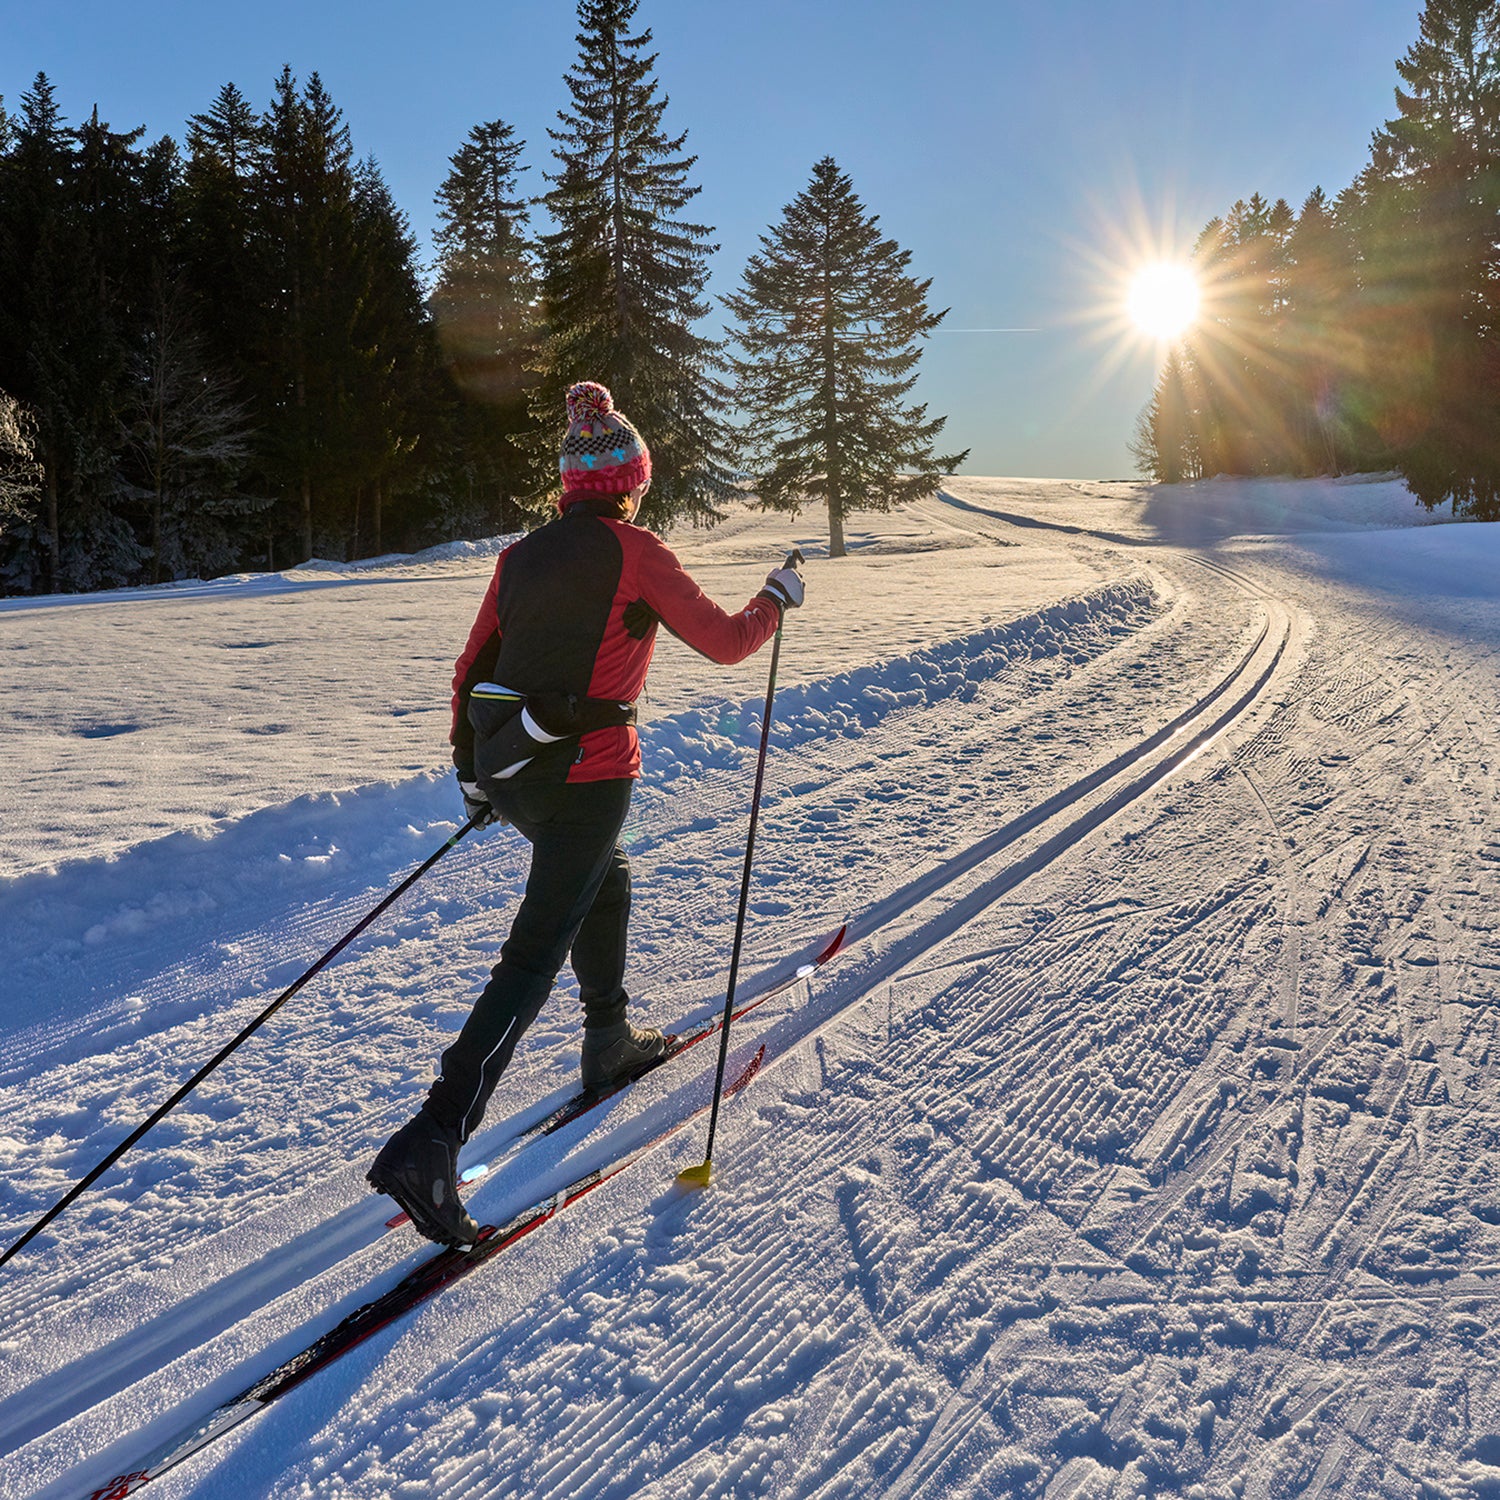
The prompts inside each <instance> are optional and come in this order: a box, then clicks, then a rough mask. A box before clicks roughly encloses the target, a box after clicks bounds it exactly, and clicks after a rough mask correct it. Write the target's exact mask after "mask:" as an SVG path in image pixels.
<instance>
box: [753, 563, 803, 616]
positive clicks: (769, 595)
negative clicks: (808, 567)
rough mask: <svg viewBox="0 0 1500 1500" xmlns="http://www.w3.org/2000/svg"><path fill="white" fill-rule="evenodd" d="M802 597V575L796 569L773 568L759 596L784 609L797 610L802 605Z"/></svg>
mask: <svg viewBox="0 0 1500 1500" xmlns="http://www.w3.org/2000/svg"><path fill="white" fill-rule="evenodd" d="M802 596H803V588H802V575H801V574H800V573H799V572H798V571H797V570H796V569H795V568H772V569H771V571H770V572H769V573H767V574H766V583H765V587H764V588H763V589H761V591H760V595H759V597H761V598H765V599H769V600H771V601H772V603H774V604H778V605H780V606H781V608H782V609H796V608H797V606H798V605H799V604H801V603H802Z"/></svg>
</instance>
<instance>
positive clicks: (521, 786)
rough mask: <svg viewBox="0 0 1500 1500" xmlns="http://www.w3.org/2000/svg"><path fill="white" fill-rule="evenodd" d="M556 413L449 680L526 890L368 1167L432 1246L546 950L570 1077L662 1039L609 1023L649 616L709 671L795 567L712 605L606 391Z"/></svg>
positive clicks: (459, 1239) (462, 1227) (738, 643)
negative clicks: (732, 600)
mask: <svg viewBox="0 0 1500 1500" xmlns="http://www.w3.org/2000/svg"><path fill="white" fill-rule="evenodd" d="M567 413H568V429H567V433H566V435H565V436H564V438H563V443H562V456H561V461H560V467H561V469H562V498H561V499H560V500H559V501H558V510H559V512H560V514H559V516H558V517H557V519H556V520H554V521H550V522H549V523H548V524H546V525H545V526H541V527H539V528H538V529H537V530H536V531H533V532H531V533H529V534H528V535H527V536H524V537H522V538H521V539H520V540H519V541H517V542H513V543H512V544H511V545H510V546H509V547H507V548H506V549H505V551H504V552H502V553H501V554H500V558H499V561H498V562H497V563H496V565H495V575H494V577H493V578H492V579H491V581H490V586H489V589H488V591H487V592H486V594H485V596H484V603H483V604H482V605H481V606H480V608H479V615H478V618H476V620H475V621H474V627H473V629H472V630H470V632H469V639H468V644H467V645H466V646H465V647H464V650H463V655H462V656H460V657H459V659H458V663H457V667H456V669H455V672H454V678H453V688H454V692H453V732H452V740H453V762H454V765H455V766H456V767H457V769H458V780H459V785H460V787H461V788H462V790H463V797H464V807H465V809H466V811H467V813H468V815H469V816H470V817H472V818H477V819H479V820H480V821H481V823H488V822H492V821H495V820H497V819H498V820H500V821H503V822H506V823H510V824H511V825H512V826H513V827H515V829H516V830H517V831H518V832H519V833H520V834H521V835H522V836H523V837H524V838H526V839H527V840H528V841H529V842H530V844H531V869H530V872H529V873H528V875H527V879H526V892H525V895H524V897H523V898H522V901H521V905H520V908H519V910H518V911H517V912H516V916H515V920H514V922H513V923H512V924H511V929H510V936H509V937H508V938H507V939H506V941H505V944H504V946H503V947H502V948H501V950H500V962H499V963H498V964H497V965H496V966H495V968H494V969H493V970H492V974H491V978H490V982H489V983H488V984H487V985H486V986H485V988H484V990H483V992H482V993H481V994H480V996H479V998H478V1000H477V1001H476V1002H475V1004H474V1009H473V1011H472V1012H471V1013H470V1015H469V1018H468V1020H467V1021H466V1022H465V1023H464V1027H463V1030H462V1031H461V1032H460V1033H459V1035H458V1038H457V1040H456V1041H455V1042H454V1043H453V1045H452V1046H451V1047H449V1048H448V1049H447V1051H445V1052H444V1053H443V1056H442V1060H441V1065H440V1066H441V1071H440V1073H439V1076H438V1079H437V1082H436V1083H434V1084H433V1085H432V1088H431V1090H430V1091H429V1092H428V1095H427V1101H426V1103H425V1104H424V1105H423V1106H422V1109H421V1111H420V1112H419V1113H418V1114H417V1115H416V1117H415V1118H414V1119H412V1120H411V1121H409V1122H408V1123H407V1124H406V1125H403V1126H402V1127H401V1129H400V1130H398V1131H397V1132H396V1133H395V1135H393V1136H392V1137H391V1138H390V1140H389V1141H387V1142H386V1144H385V1146H384V1147H383V1148H382V1150H381V1152H380V1154H379V1155H378V1156H377V1157H376V1158H375V1162H374V1165H373V1166H372V1167H371V1168H370V1172H369V1180H370V1184H371V1185H372V1186H373V1187H374V1188H375V1189H376V1190H377V1191H379V1192H382V1193H387V1194H389V1195H390V1196H391V1197H392V1198H394V1199H395V1200H396V1201H397V1203H399V1204H400V1205H401V1207H402V1208H404V1209H405V1210H406V1212H407V1213H408V1214H410V1215H411V1219H412V1222H413V1223H414V1224H415V1225H416V1227H417V1228H418V1229H420V1230H421V1232H422V1233H423V1234H425V1235H426V1236H427V1237H428V1238H429V1239H433V1240H437V1241H439V1242H441V1243H444V1244H450V1245H464V1244H471V1243H472V1242H473V1241H474V1240H475V1239H476V1238H477V1236H478V1234H479V1226H478V1225H477V1224H476V1223H475V1222H474V1220H473V1219H472V1218H470V1216H469V1215H468V1213H466V1212H465V1210H464V1207H463V1204H462V1203H461V1202H460V1201H459V1196H458V1184H457V1172H458V1151H459V1147H460V1146H461V1145H462V1144H463V1142H464V1141H466V1140H468V1138H469V1136H470V1135H471V1134H472V1133H473V1132H474V1130H475V1129H476V1128H477V1127H478V1125H479V1122H480V1121H481V1120H482V1119H483V1118H484V1111H485V1105H486V1104H487V1103H488V1101H489V1097H490V1095H491V1093H492V1092H493V1091H494V1088H495V1085H496V1083H497V1082H498V1081H499V1078H500V1075H501V1074H502V1073H503V1072H504V1071H505V1067H506V1065H507V1064H508V1063H509V1062H510V1059H511V1055H512V1053H513V1052H514V1051H515V1048H516V1043H517V1042H518V1041H519V1040H520V1038H521V1034H522V1033H523V1032H524V1031H525V1030H526V1028H527V1027H528V1026H529V1025H530V1024H531V1023H532V1021H533V1020H535V1019H536V1016H537V1013H538V1012H539V1011H540V1010H541V1008H542V1005H543V1003H544V1002H545V1001H546V999H547V996H548V994H549V993H550V992H551V989H552V984H553V981H554V979H555V978H556V977H557V971H558V970H559V969H560V968H561V967H562V964H563V961H564V959H567V958H569V957H571V960H572V965H573V972H574V974H575V975H576V976H577V978H578V986H579V992H580V996H581V998H582V1001H583V1082H584V1086H585V1087H586V1088H602V1087H605V1086H607V1085H608V1084H610V1083H613V1082H616V1081H618V1080H620V1079H622V1078H628V1077H630V1076H631V1075H633V1074H634V1073H636V1072H638V1071H639V1070H640V1069H641V1068H642V1067H644V1066H645V1065H646V1064H648V1063H650V1062H652V1061H653V1060H654V1059H655V1058H657V1057H659V1056H660V1055H661V1053H662V1051H663V1050H664V1048H665V1046H666V1039H665V1038H664V1037H663V1035H662V1033H661V1032H660V1031H656V1030H654V1029H652V1028H650V1027H637V1026H633V1025H631V1023H630V1021H629V1020H628V1019H627V1015H626V1011H627V1006H628V1002H629V996H628V995H627V994H626V993H625V986H624V976H625V940H626V924H627V923H628V921H629V918H630V865H629V863H628V861H627V860H626V858H625V851H624V850H623V849H622V848H621V847H620V844H619V837H620V830H621V827H622V826H623V824H624V822H625V814H626V811H627V810H628V808H629V806H630V791H631V783H632V781H633V779H634V778H635V777H637V776H638V775H639V774H640V763H641V754H640V742H639V740H638V739H637V737H636V731H635V702H636V699H637V698H638V697H639V695H640V692H641V689H642V688H643V686H644V685H645V681H646V669H647V668H648V667H649V666H650V663H651V653H652V650H653V648H654V647H655V644H656V626H657V623H658V621H659V622H660V623H662V624H664V625H666V627H667V628H668V629H669V630H670V631H671V632H672V633H673V634H674V635H676V636H679V637H681V639H682V640H684V641H686V642H687V643H688V645H690V646H692V647H693V648H694V649H695V650H697V651H699V652H701V653H702V654H703V655H704V656H706V657H709V658H710V659H711V660H713V661H716V662H720V663H722V664H724V665H726V666H727V665H729V664H731V663H733V662H737V661H742V660H744V658H745V657H747V656H749V655H750V654H751V653H752V652H754V651H756V650H758V649H759V648H760V647H761V646H763V645H764V644H765V643H766V642H767V641H768V640H770V639H771V637H772V636H773V635H775V633H776V629H777V626H778V625H779V624H780V622H781V614H782V611H783V610H785V609H789V608H794V607H795V606H797V605H799V604H801V603H802V579H801V577H800V575H799V574H798V573H797V572H796V571H795V570H794V569H792V568H789V567H782V568H775V569H773V570H772V571H771V573H770V574H769V576H768V577H767V578H766V582H765V586H764V587H763V588H762V589H761V591H760V592H759V593H758V594H756V595H755V597H754V598H753V599H751V600H750V602H749V603H748V604H746V606H745V607H744V608H743V609H742V610H740V611H739V613H738V614H727V613H726V612H725V611H724V610H722V609H720V608H719V606H718V605H717V604H715V603H714V602H713V601H712V600H711V599H709V598H708V597H707V595H705V594H704V593H703V591H702V590H701V589H700V588H699V587H698V586H697V584H695V583H694V582H693V580H692V579H691V578H689V577H688V575H687V573H686V572H685V571H684V569H683V567H682V564H681V563H680V562H678V560H677V558H676V556H675V555H674V554H673V552H672V551H671V549H670V548H669V547H668V546H667V545H666V543H665V542H663V541H662V540H661V539H660V538H659V537H657V536H655V535H654V534H653V533H652V532H649V531H646V530H644V529H643V528H641V527H638V526H635V525H633V524H632V522H633V520H634V517H635V515H636V512H637V510H638V509H639V507H640V503H641V500H642V498H643V497H644V496H645V494H646V491H647V490H648V489H649V488H650V485H651V454H650V451H649V450H648V449H647V447H646V444H645V441H644V440H643V439H642V437H641V435H640V434H639V433H638V432H637V431H636V430H635V428H634V427H633V426H632V425H631V424H630V422H629V421H628V420H627V419H626V417H625V416H624V414H623V413H621V412H618V411H616V410H615V409H614V406H613V402H612V400H611V397H610V393H609V392H608V391H607V390H606V389H605V388H604V387H603V386H602V385H597V384H595V383H594V382H592V381H583V382H581V383H580V384H578V385H575V386H573V387H572V388H571V389H570V390H569V391H568V395H567Z"/></svg>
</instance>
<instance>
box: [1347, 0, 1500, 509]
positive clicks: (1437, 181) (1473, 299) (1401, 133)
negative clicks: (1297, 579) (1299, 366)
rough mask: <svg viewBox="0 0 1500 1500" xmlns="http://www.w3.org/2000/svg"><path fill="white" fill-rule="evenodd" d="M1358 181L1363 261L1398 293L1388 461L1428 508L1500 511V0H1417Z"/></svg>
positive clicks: (1375, 282) (1390, 293) (1379, 289)
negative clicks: (1399, 321)
mask: <svg viewBox="0 0 1500 1500" xmlns="http://www.w3.org/2000/svg"><path fill="white" fill-rule="evenodd" d="M1396 69H1397V72H1398V73H1399V74H1400V75H1401V79H1402V82H1403V83H1404V84H1405V88H1402V89H1397V91H1396V105H1397V110H1398V114H1397V116H1396V118H1395V119H1393V120H1389V121H1387V122H1386V125H1385V127H1384V129H1383V130H1380V131H1377V132H1376V134H1375V136H1374V139H1373V141H1372V147H1371V163H1370V168H1369V170H1368V171H1367V173H1366V174H1365V177H1364V179H1363V182H1362V188H1363V198H1364V203H1363V208H1364V211H1365V213H1364V217H1365V221H1366V225H1367V226H1368V227H1369V228H1370V230H1371V231H1372V232H1371V233H1369V234H1368V235H1367V242H1366V244H1365V246H1364V248H1365V250H1366V267H1367V271H1366V275H1367V280H1368V281H1369V283H1370V284H1371V286H1372V289H1373V290H1374V291H1375V292H1376V294H1377V295H1379V296H1381V297H1383V298H1384V299H1385V300H1386V301H1388V302H1390V303H1394V304H1396V305H1398V306H1400V307H1401V309H1402V315H1403V321H1404V324H1405V336H1404V339H1403V346H1404V347H1403V346H1398V347H1402V354H1403V358H1402V368H1403V370H1404V371H1405V373H1406V380H1405V384H1406V389H1405V391H1404V392H1403V396H1404V399H1403V401H1402V402H1401V403H1400V405H1399V407H1398V408H1397V410H1402V409H1403V408H1404V416H1405V420H1404V421H1403V422H1402V424H1401V428H1400V429H1397V430H1395V431H1394V432H1393V434H1392V435H1393V437H1394V438H1395V440H1396V443H1397V449H1398V451H1397V462H1398V465H1399V467H1400V468H1401V471H1402V473H1403V474H1404V475H1405V477H1406V481H1407V484H1408V486H1409V487H1410V489H1411V490H1412V492H1413V493H1414V494H1415V495H1416V496H1417V498H1418V499H1419V500H1421V501H1422V502H1423V504H1425V505H1427V506H1428V507H1429V508H1430V507H1434V506H1437V505H1439V504H1442V503H1444V502H1451V503H1452V505H1453V508H1454V511H1455V512H1462V513H1466V514H1469V515H1472V516H1475V517H1477V518H1479V519H1484V520H1493V519H1500V8H1497V7H1496V5H1495V4H1494V3H1493V0H1428V3H1427V5H1426V6H1425V8H1424V9H1423V12H1422V15H1421V17H1420V21H1419V35H1418V39H1417V41H1416V42H1415V43H1413V45H1412V46H1411V48H1410V49H1409V50H1408V51H1407V53H1406V56H1405V57H1404V58H1403V59H1402V60H1401V61H1400V62H1398V63H1397V64H1396Z"/></svg>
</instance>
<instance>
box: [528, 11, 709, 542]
mask: <svg viewBox="0 0 1500 1500" xmlns="http://www.w3.org/2000/svg"><path fill="white" fill-rule="evenodd" d="M636 8H637V0H580V4H579V6H578V18H579V24H580V28H581V29H580V31H579V33H578V36H577V41H578V47H579V56H578V62H577V64H576V66H575V67H574V68H573V69H572V70H571V71H570V72H569V73H568V75H567V83H568V87H569V89H570V90H571V93H572V106H571V108H570V109H567V110H564V111H562V112H561V114H560V116H559V118H560V120H561V122H562V125H563V127H564V128H563V129H561V130H554V131H551V132H549V133H550V134H551V136H552V138H553V140H554V141H555V142H556V149H555V155H556V157H557V160H558V164H559V169H558V171H557V173H556V174H555V175H553V176H549V178H548V180H549V181H550V182H551V183H552V184H553V186H552V189H551V191H550V192H549V193H548V194H547V196H546V199H545V202H546V206H547V209H548V211H549V212H550V214H551V216H552V218H553V220H554V222H555V223H556V225H557V228H556V230H555V232H553V233H551V234H548V235H545V236H544V237H543V239H542V302H543V320H544V323H543V337H542V339H541V345H540V350H539V353H538V358H537V370H538V375H539V377H540V378H539V380H538V383H537V387H536V390H535V393H534V395H533V399H532V406H533V410H534V411H535V413H536V415H537V418H538V420H539V422H540V423H541V424H543V427H544V429H545V432H546V435H547V436H546V442H547V446H548V451H549V456H550V454H551V449H552V447H553V444H552V441H551V440H552V438H553V437H554V436H555V434H556V432H557V429H558V426H559V423H560V422H561V420H562V411H563V395H564V392H565V391H566V390H567V388H568V386H570V385H571V384H573V383H574V382H575V381H578V380H585V379H588V380H598V381H602V382H603V383H604V384H605V385H607V386H608V387H609V388H610V389H611V391H613V393H614V396H615V401H616V404H617V405H618V406H619V408H620V409H621V410H622V411H624V412H626V413H627V414H628V415H629V417H630V419H631V420H632V421H633V422H634V423H635V424H636V425H637V426H638V427H639V428H640V430H641V432H642V434H643V435H644V436H645V438H646V441H647V442H648V443H649V444H650V446H651V458H652V486H651V493H650V495H649V496H648V498H647V501H646V505H645V507H644V510H643V516H644V517H645V519H646V520H647V521H649V522H650V523H652V524H655V525H660V524H662V523H663V522H665V521H668V520H670V519H672V518H674V517H679V516H691V517H694V518H703V517H711V516H713V515H714V514H716V512H715V505H716V504H717V502H718V501H719V500H721V499H722V498H723V497H724V496H725V495H727V494H728V493H729V489H730V485H731V482H732V476H731V474H730V472H729V470H728V468H727V460H728V453H729V448H728V436H727V434H726V433H725V431H724V429H723V427H722V423H721V421H720V419H719V418H718V412H719V411H720V409H721V406H722V394H721V391H720V387H719V385H718V381H717V377H718V374H719V371H720V369H721V368H722V366H721V363H720V361H721V355H720V348H721V346H720V345H719V344H717V343H715V342H714V341H713V340H711V339H708V338H705V337H703V336H702V335H701V334H699V333H697V332H695V331H694V328H695V325H696V324H697V323H698V322H699V321H700V320H701V319H703V318H704V317H706V316H707V314H708V312H709V310H710V309H709V304H708V303H707V302H706V301H705V300H704V296H703V290H704V287H705V286H706V284H707V281H708V260H709V256H710V255H711V254H712V253H713V252H714V251H715V250H716V249H717V248H718V246H717V245H715V244H713V243H711V241H710V239H709V236H710V235H711V234H712V232H713V231H712V230H711V229H710V228H708V227H707V226H705V225H702V224H693V223H690V222H687V221H686V220H684V219H683V218H682V217H681V214H682V211H683V209H684V208H685V207H686V206H687V204H688V203H689V202H690V201H691V200H692V199H693V198H694V197H695V196H696V195H697V193H698V188H697V187H696V186H692V185H690V184H689V182H688V174H689V172H690V171H691V169H692V167H693V164H694V162H695V161H696V157H692V156H684V155H682V150H683V145H684V142H685V141H686V139H687V136H686V133H683V134H679V135H676V136H669V135H668V134H666V132H665V131H664V129H663V126H662V120H663V116H664V115H665V112H666V108H667V99H666V96H665V95H662V94H659V93H658V90H657V82H656V78H655V74H654V69H655V66H656V54H655V53H648V52H647V51H646V49H647V48H648V47H649V45H650V42H651V33H650V31H649V30H646V31H642V32H641V33H640V34H639V35H638V36H631V35H630V34H629V26H630V22H631V19H632V18H633V16H634V15H635V11H636Z"/></svg>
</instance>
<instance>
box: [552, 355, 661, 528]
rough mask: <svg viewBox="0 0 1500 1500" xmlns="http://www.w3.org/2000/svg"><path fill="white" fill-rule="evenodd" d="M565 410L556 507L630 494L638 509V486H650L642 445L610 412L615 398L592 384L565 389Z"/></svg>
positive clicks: (620, 418)
mask: <svg viewBox="0 0 1500 1500" xmlns="http://www.w3.org/2000/svg"><path fill="white" fill-rule="evenodd" d="M567 408H568V430H567V431H566V432H565V433H564V434H563V440H562V452H561V454H560V455H559V458H558V469H559V470H560V471H561V473H562V488H563V493H562V499H561V501H560V502H559V508H561V507H563V506H566V505H567V504H568V503H569V501H571V500H581V499H586V498H588V497H589V496H591V495H634V496H635V499H636V503H637V504H638V503H639V500H640V498H641V496H643V495H644V494H645V488H643V487H647V488H648V487H649V486H650V484H651V450H650V449H649V448H648V447H647V446H646V440H645V439H644V438H643V437H642V436H641V435H640V433H638V432H637V431H636V430H635V428H634V427H633V426H632V425H631V423H630V419H629V418H628V417H626V416H625V415H624V414H623V413H622V412H618V411H616V410H615V405H614V398H613V397H612V396H611V395H610V393H609V391H608V390H607V389H606V388H605V387H604V386H602V385H600V384H599V383H598V382H597V381H593V380H581V381H579V382H578V384H577V385H574V386H570V387H569V389H568V395H567ZM636 491H640V494H639V495H636V494H635V492H636Z"/></svg>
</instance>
